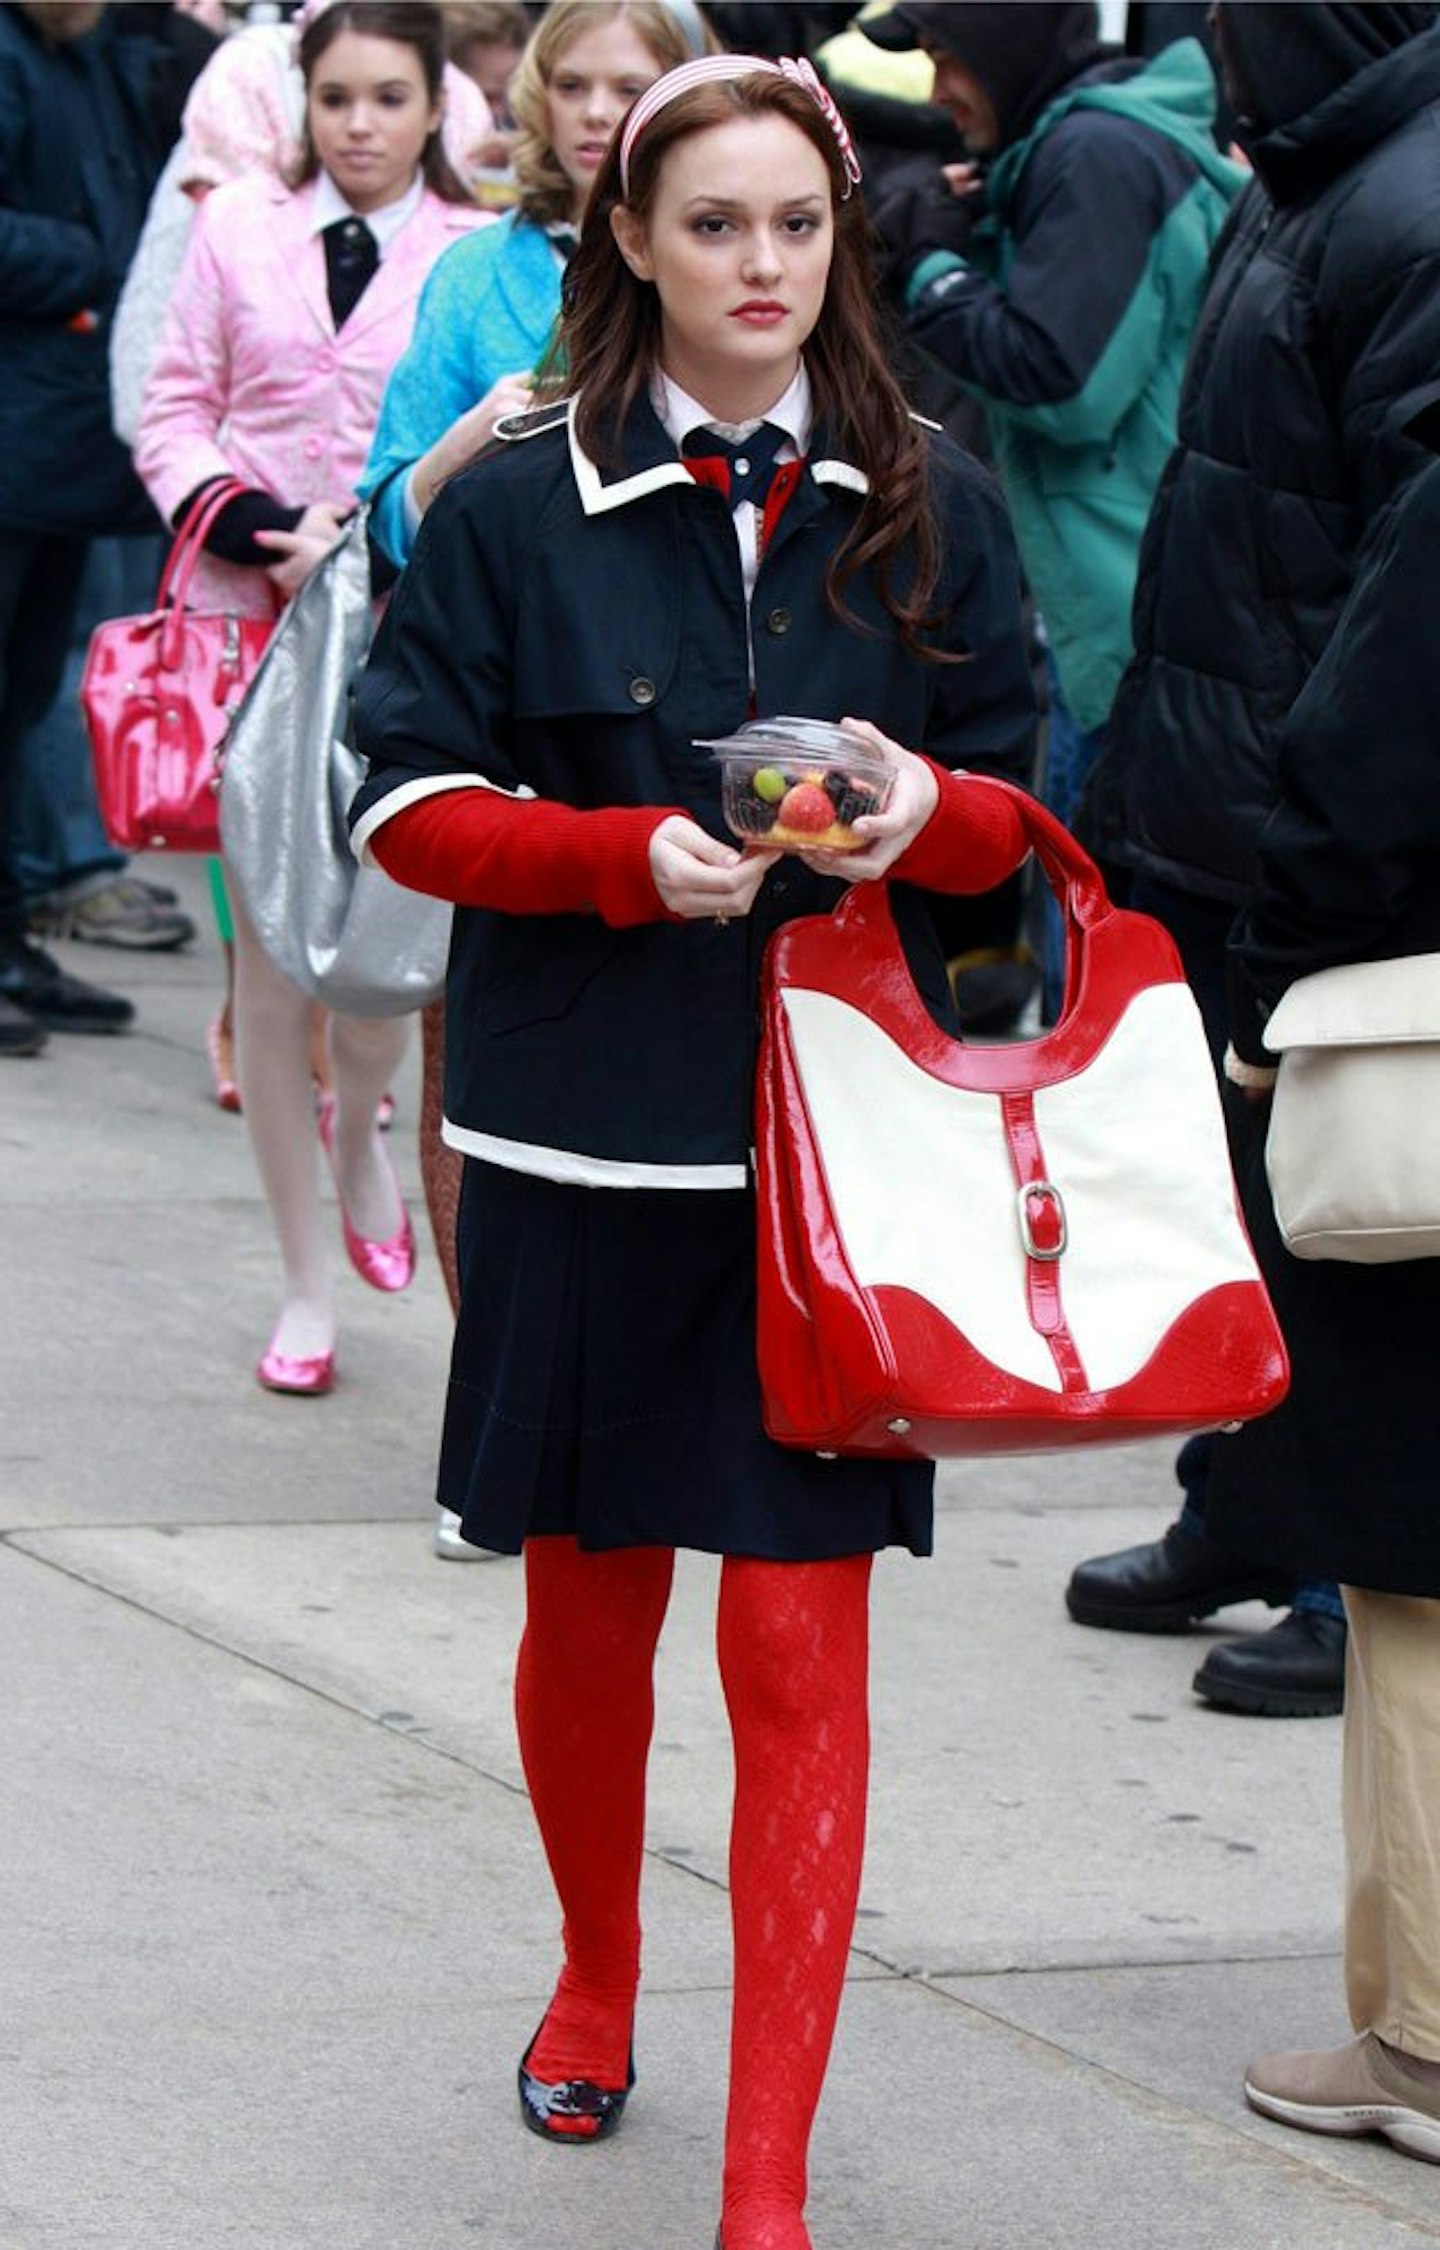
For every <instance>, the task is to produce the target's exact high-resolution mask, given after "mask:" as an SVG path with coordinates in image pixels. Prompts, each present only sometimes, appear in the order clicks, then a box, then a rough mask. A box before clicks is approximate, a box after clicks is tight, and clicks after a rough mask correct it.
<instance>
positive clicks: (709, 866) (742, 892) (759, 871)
mask: <svg viewBox="0 0 1440 2250" xmlns="http://www.w3.org/2000/svg"><path fill="white" fill-rule="evenodd" d="M650 873H651V875H652V876H653V877H654V879H655V888H656V890H657V891H658V892H659V893H660V899H661V903H662V904H663V905H665V906H667V907H668V908H669V909H670V912H671V913H672V914H680V915H683V916H684V918H685V920H686V921H687V922H699V921H707V920H708V921H713V922H729V921H734V920H739V919H740V918H742V917H743V916H744V915H746V914H748V913H749V911H750V909H751V907H752V906H753V905H754V904H755V893H756V892H757V891H758V890H759V888H760V885H761V884H762V883H763V882H764V880H765V874H766V864H765V860H764V858H763V857H761V856H759V855H756V856H755V857H753V858H750V859H747V858H745V857H744V855H743V854H742V853H740V852H737V851H736V850H735V848H734V846H733V845H731V844H722V843H721V842H720V841H719V839H718V838H717V837H714V836H711V835H708V834H707V833H706V831H705V830H704V829H703V828H701V827H700V826H699V824H698V822H696V821H693V820H690V819H689V818H687V816H686V815H685V814H684V813H671V815H670V817H669V819H668V820H662V821H661V823H660V825H659V827H658V828H657V829H656V830H655V832H654V834H653V835H652V837H651V838H650Z"/></svg>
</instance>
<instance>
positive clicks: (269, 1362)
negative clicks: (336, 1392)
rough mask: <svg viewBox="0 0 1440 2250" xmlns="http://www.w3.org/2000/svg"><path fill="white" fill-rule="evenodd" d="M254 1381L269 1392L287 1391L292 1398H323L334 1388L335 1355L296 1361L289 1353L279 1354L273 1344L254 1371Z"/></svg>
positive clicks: (323, 1355)
mask: <svg viewBox="0 0 1440 2250" xmlns="http://www.w3.org/2000/svg"><path fill="white" fill-rule="evenodd" d="M255 1380H256V1382H257V1383H259V1384H261V1385H262V1386H263V1388H264V1389H265V1390H267V1391H285V1392H288V1394H289V1395H290V1397H292V1398H323V1397H324V1396H325V1393H326V1392H327V1391H332V1390H333V1389H334V1388H335V1354H334V1353H333V1352H316V1353H315V1354H314V1356H313V1357H312V1358H309V1359H306V1358H293V1357H292V1356H291V1355H290V1354H289V1353H288V1352H277V1351H276V1349H275V1346H274V1345H273V1344H272V1345H271V1346H270V1349H269V1350H268V1351H267V1352H266V1354H265V1356H264V1358H263V1359H262V1360H261V1362H260V1364H259V1366H258V1367H257V1368H256V1370H255Z"/></svg>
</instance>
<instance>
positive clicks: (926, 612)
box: [541, 71, 945, 661]
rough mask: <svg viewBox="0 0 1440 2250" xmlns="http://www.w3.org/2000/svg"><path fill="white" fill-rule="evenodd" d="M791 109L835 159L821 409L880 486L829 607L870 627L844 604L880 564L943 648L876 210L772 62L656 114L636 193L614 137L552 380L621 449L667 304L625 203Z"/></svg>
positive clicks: (609, 452) (816, 359) (915, 434)
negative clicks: (881, 269)
mask: <svg viewBox="0 0 1440 2250" xmlns="http://www.w3.org/2000/svg"><path fill="white" fill-rule="evenodd" d="M772 116H778V117H783V118H785V119H786V120H787V122H788V123H790V124H792V125H794V126H795V127H796V129H797V130H798V131H799V132H802V133H803V134H804V135H805V137H806V139H807V140H808V141H809V142H810V143H811V144H812V146H813V147H815V148H817V149H818V150H819V151H820V154H821V155H822V156H823V157H824V159H825V164H826V168H827V170H828V172H829V175H830V183H831V203H832V211H833V217H834V230H835V231H834V251H833V254H832V257H831V263H830V274H829V279H828V281H827V283H826V288H825V298H824V302H823V304H822V305H821V308H820V317H819V319H818V320H817V321H816V323H815V327H814V329H813V331H812V332H811V335H810V336H809V338H808V340H807V342H806V345H805V367H806V371H807V373H808V375H809V377H810V383H811V388H812V390H813V392H814V397H815V406H816V413H817V417H818V419H819V420H821V421H822V422H823V423H824V425H825V430H826V435H827V437H828V439H829V440H830V441H831V442H832V443H833V444H835V445H836V446H837V447H838V448H839V449H840V450H841V451H842V452H843V453H844V454H845V455H846V456H847V457H848V458H849V459H851V460H853V461H854V462H855V464H856V466H857V467H859V468H861V469H863V470H864V471H865V474H866V477H867V479H868V480H869V491H868V492H867V493H866V495H865V500H864V504H863V506H862V507H861V510H860V514H859V516H858V518H857V519H856V522H855V523H854V525H853V526H852V528H851V530H850V531H849V532H848V533H847V534H846V536H845V538H844V539H843V540H842V541H841V544H840V546H839V548H838V549H837V551H836V553H835V555H834V557H833V559H832V561H831V564H830V568H829V571H828V573H827V576H826V597H827V599H828V601H829V604H830V607H831V609H832V610H833V611H834V612H835V614H836V615H837V616H838V617H841V618H843V619H844V620H845V622H846V623H847V624H850V625H853V626H856V627H858V628H859V629H860V630H861V631H865V630H868V629H869V628H867V627H865V626H864V625H863V624H862V622H861V620H860V619H859V618H857V617H856V615H855V614H854V612H853V611H852V610H850V609H849V608H848V607H847V606H846V603H845V598H844V596H845V588H846V586H847V585H848V584H849V582H850V580H851V579H852V578H854V577H855V575H856V573H857V572H859V571H862V570H869V571H870V572H872V573H873V576H874V582H875V588H876V592H877V593H878V594H879V597H880V600H881V603H882V605H883V607H884V608H885V609H886V610H887V611H888V613H889V615H890V616H891V617H892V618H893V619H894V621H895V623H896V625H897V626H898V627H899V630H900V636H901V640H902V642H903V643H904V645H905V647H906V648H907V649H909V650H910V652H911V653H912V654H914V655H917V656H922V657H927V658H930V659H932V660H934V661H944V660H945V659H944V657H943V655H942V653H941V652H940V651H938V650H936V649H934V648H933V647H929V646H927V645H926V643H925V642H924V640H923V639H922V635H923V634H924V633H925V632H926V631H927V630H929V629H932V628H933V627H934V626H935V625H936V623H937V622H938V620H937V618H936V616H935V615H934V613H933V609H932V605H933V602H934V598H935V591H936V587H937V585H938V583H939V578H940V542H939V536H938V533H937V529H936V524H935V518H934V514H933V511H932V507H931V499H930V485H929V473H928V466H927V444H926V439H925V436H924V433H923V432H922V431H921V430H920V429H919V428H917V426H916V424H915V422H914V421H913V420H912V419H911V415H910V411H909V408H908V406H907V405H906V402H905V396H904V393H903V392H902V390H901V388H900V385H899V383H898V382H897V381H896V379H895V376H894V374H893V373H892V372H891V368H890V365H889V362H888V360H887V358H886V356H885V352H884V349H883V347H882V345H881V341H880V335H879V331H878V329H877V327H876V323H875V313H874V306H875V300H876V279H875V267H874V259H873V255H872V251H871V242H872V230H871V225H870V219H869V215H868V213H867V211H866V209H865V205H864V202H863V200H862V198H861V196H860V195H859V193H858V192H856V193H855V194H852V195H850V196H849V197H848V198H847V197H846V196H845V194H844V190H845V187H846V185H847V181H846V176H845V168H844V165H843V163H842V162H841V158H840V152H839V149H838V147H837V145H836V141H835V136H834V134H833V132H832V131H831V128H830V126H829V124H828V123H827V122H826V119H825V117H824V115H823V114H822V112H821V110H820V108H819V107H818V105H817V104H816V102H815V101H813V100H812V98H811V96H810V95H809V94H807V93H806V92H805V91H804V89H803V88H801V87H799V86H796V85H794V84H792V83H791V81H790V80H788V79H785V78H779V77H775V76H773V75H771V73H769V72H768V71H767V72H763V73H762V72H759V71H757V72H755V73H753V74H751V75H748V76H746V77H743V78H731V79H722V80H719V81H715V82H712V83H711V84H709V85H700V86H696V87H694V88H692V89H691V90H690V91H689V92H688V93H684V94H679V95H677V96H676V97H675V99H674V100H673V101H671V102H669V103H668V104H667V105H666V107H665V108H664V109H662V110H660V111H659V112H658V113H657V115H656V116H654V117H653V118H651V119H650V121H649V123H648V124H647V125H646V126H645V128H644V130H643V131H642V133H641V134H640V136H639V139H638V140H637V141H636V143H635V146H634V148H633V149H632V150H631V153H630V189H629V193H628V195H622V193H621V188H620V154H619V144H620V137H621V136H620V135H619V134H618V133H617V134H616V135H615V138H614V140H613V141H612V143H611V145H610V148H609V150H608V151H607V153H606V156H605V160H604V162H603V164H602V165H601V167H600V170H599V173H598V174H597V176H596V180H595V185H594V187H593V189H592V190H591V194H590V200H589V203H588V204H587V206H586V210H585V218H584V223H583V225H582V227H581V231H580V243H579V247H578V249H577V250H576V252H575V255H574V257H573V258H572V259H571V261H570V265H569V268H568V270H567V273H566V276H565V291H564V307H563V310H562V314H561V321H560V327H559V330H558V333H557V336H556V339H555V342H554V344H553V346H552V348H551V351H550V353H549V354H547V358H546V362H545V366H544V369H543V370H542V377H541V382H542V388H543V389H544V390H546V391H547V392H548V394H549V395H551V396H558V395H559V394H560V393H561V391H573V392H574V393H576V394H577V395H578V404H577V408H576V434H577V436H578V437H579V440H580V443H581V444H582V445H583V446H584V448H585V450H586V452H587V453H589V454H590V455H591V456H592V457H595V458H606V457H612V456H613V450H614V433H615V431H616V430H617V429H618V428H619V426H620V425H621V424H622V423H623V422H624V421H625V419H626V418H627V416H628V415H629V413H630V411H631V409H632V408H633V407H634V405H635V402H636V400H637V399H638V398H639V397H640V396H641V394H642V393H643V392H644V391H645V390H646V388H647V386H648V384H649V380H650V373H651V369H652V368H653V367H654V365H655V363H656V360H657V359H658V357H659V351H660V300H659V297H658V296H657V294H656V291H655V288H654V285H653V284H652V283H650V282H642V281H640V280H639V279H638V278H637V277H636V276H635V275H634V274H633V273H632V272H631V270H630V268H629V266H628V265H627V264H626V262H625V260H624V259H623V258H622V257H621V255H620V251H619V248H618V246H617V244H616V242H615V239H614V235H613V233H612V231H611V226H610V214H611V211H612V210H613V209H614V208H615V207H616V205H617V204H624V206H625V207H626V208H627V209H628V210H630V211H632V212H633V213H634V214H635V216H636V218H637V219H639V220H640V221H641V223H642V224H644V223H645V221H646V220H647V219H648V217H649V214H650V212H651V211H652V209H653V207H654V203H655V197H656V192H657V189H658V187H659V182H660V176H661V173H662V171H663V169H664V165H665V159H666V157H667V155H668V154H669V152H670V150H671V149H672V148H674V147H676V146H677V144H678V143H679V142H681V141H684V140H688V139H690V137H691V136H692V135H693V134H696V133H704V132H708V131H709V130H710V129H711V128H712V127H713V126H716V125H727V124H729V123H731V122H732V121H733V120H734V119H735V118H737V117H742V118H764V117H772Z"/></svg>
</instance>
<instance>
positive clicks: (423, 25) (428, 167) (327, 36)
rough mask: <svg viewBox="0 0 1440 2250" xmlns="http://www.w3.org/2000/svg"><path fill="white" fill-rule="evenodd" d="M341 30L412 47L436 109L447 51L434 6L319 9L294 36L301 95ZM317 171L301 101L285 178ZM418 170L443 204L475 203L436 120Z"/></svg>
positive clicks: (358, 3)
mask: <svg viewBox="0 0 1440 2250" xmlns="http://www.w3.org/2000/svg"><path fill="white" fill-rule="evenodd" d="M344 31H355V32H359V33H360V34H361V36H362V37H364V38H367V39H393V40H395V41H396V42H397V44H398V45H400V46H402V47H413V49H414V50H415V53H416V55H417V57H418V58H419V62H420V68H421V70H422V71H423V73H424V76H425V91H426V93H427V94H428V95H429V97H430V100H431V102H432V103H434V104H435V105H436V106H437V107H438V106H439V104H440V101H441V99H442V81H443V79H444V74H445V62H446V53H447V50H446V40H445V17H444V13H443V11H442V10H441V9H440V8H438V7H435V6H433V5H431V0H333V4H332V5H331V6H330V7H328V8H322V9H321V11H320V13H319V15H317V16H312V17H311V19H310V21H309V22H308V23H307V24H306V26H305V28H304V30H303V31H302V32H301V34H300V43H299V48H298V59H299V63H300V70H301V74H302V76H303V77H304V80H305V85H306V90H307V92H308V91H309V89H310V87H311V83H312V81H313V79H314V76H315V72H316V70H317V68H318V66H319V64H320V62H321V61H322V60H323V58H324V56H325V54H326V52H327V50H328V49H329V48H330V47H331V46H332V45H333V44H334V42H335V41H336V40H337V39H338V38H339V37H340V34H341V33H342V32H344ZM319 169H320V158H319V156H318V154H317V153H316V148H315V143H314V140H313V138H312V137H311V132H310V120H309V103H308V101H307V103H306V120H305V130H304V135H303V138H302V141H301V147H300V161H299V163H298V164H297V165H296V167H295V170H294V173H293V174H292V176H291V185H292V186H294V187H300V186H302V185H303V184H304V182H305V181H306V180H313V179H314V177H315V175H316V173H317V172H318V171H319ZM420 170H421V174H422V176H423V178H424V181H425V185H426V186H427V187H428V188H429V189H430V191H431V193H432V194H433V195H438V196H440V197H442V198H443V199H444V201H445V202H446V203H473V202H474V201H475V198H474V196H473V195H472V194H471V193H470V190H469V189H468V188H467V187H466V186H465V185H464V183H463V181H462V180H461V179H460V176H459V174H458V173H457V172H456V170H455V167H454V165H453V164H452V163H451V162H450V159H449V157H448V156H447V155H446V154H445V150H444V147H443V145H442V143H441V139H440V127H439V124H438V122H437V124H436V125H435V127H434V129H433V131H432V132H431V133H430V135H429V138H428V139H427V140H426V143H425V147H424V149H423V151H422V153H421V157H420Z"/></svg>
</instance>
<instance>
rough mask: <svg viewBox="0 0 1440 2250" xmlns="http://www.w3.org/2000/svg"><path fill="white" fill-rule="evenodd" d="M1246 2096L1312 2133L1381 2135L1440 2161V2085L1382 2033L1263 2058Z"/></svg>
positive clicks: (1266, 2112) (1249, 2077)
mask: <svg viewBox="0 0 1440 2250" xmlns="http://www.w3.org/2000/svg"><path fill="white" fill-rule="evenodd" d="M1245 2099H1246V2100H1247V2101H1248V2102H1249V2104H1250V2107H1251V2108H1252V2109H1258V2110H1259V2111H1260V2113H1261V2115H1262V2116H1264V2117H1274V2118H1277V2119H1278V2120H1279V2122H1280V2123H1281V2124H1282V2125H1298V2126H1299V2127H1300V2129H1301V2131H1302V2132H1305V2133H1341V2134H1354V2133H1379V2134H1380V2135H1381V2137H1382V2139H1384V2140H1387V2141H1389V2142H1390V2144H1391V2146H1392V2147H1394V2148H1398V2149H1401V2150H1403V2151H1404V2153H1405V2155H1406V2156H1422V2157H1424V2158H1425V2160H1426V2162H1427V2163H1429V2164H1440V2084H1436V2083H1435V2082H1434V2081H1432V2080H1428V2079H1425V2078H1419V2077H1412V2076H1411V2074H1410V2073H1409V2071H1407V2070H1406V2069H1405V2068H1404V2067H1403V2065H1402V2064H1401V2063H1400V2062H1398V2061H1397V2060H1396V2058H1395V2056H1394V2055H1392V2054H1391V2053H1390V2052H1389V2051H1388V2050H1387V2049H1386V2048H1385V2047H1384V2046H1383V2045H1382V2044H1381V2042H1380V2040H1379V2039H1377V2037H1376V2036H1375V2033H1374V2032H1373V2031H1366V2032H1362V2033H1361V2035H1360V2037H1359V2038H1358V2039H1352V2040H1351V2041H1350V2043H1349V2045H1348V2046H1345V2047H1330V2048H1324V2049H1319V2050H1316V2051H1315V2052H1301V2053H1299V2054H1286V2055H1257V2056H1256V2058H1255V2060H1254V2062H1252V2063H1251V2065H1250V2068H1249V2069H1248V2070H1247V2071H1246V2073H1245Z"/></svg>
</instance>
